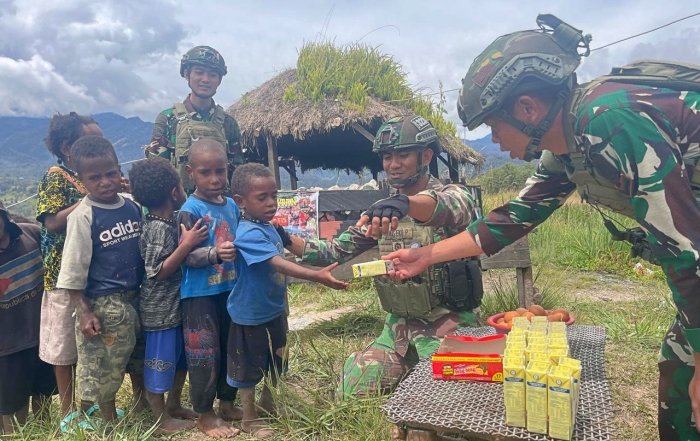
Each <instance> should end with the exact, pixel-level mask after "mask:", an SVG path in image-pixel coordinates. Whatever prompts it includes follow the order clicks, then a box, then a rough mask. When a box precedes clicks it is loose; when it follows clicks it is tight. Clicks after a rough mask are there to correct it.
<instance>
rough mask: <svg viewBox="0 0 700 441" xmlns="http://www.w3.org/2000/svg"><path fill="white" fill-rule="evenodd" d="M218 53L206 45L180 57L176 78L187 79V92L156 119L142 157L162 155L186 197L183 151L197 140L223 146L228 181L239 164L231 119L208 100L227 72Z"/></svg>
mask: <svg viewBox="0 0 700 441" xmlns="http://www.w3.org/2000/svg"><path fill="white" fill-rule="evenodd" d="M227 71H228V70H227V68H226V62H225V61H224V58H223V57H222V56H221V54H220V53H219V52H218V51H216V50H215V49H213V48H211V47H209V46H196V47H194V48H192V49H190V50H189V51H187V53H186V54H185V55H184V56H183V57H182V60H181V61H180V76H182V77H183V78H185V79H186V80H187V85H188V86H189V88H190V90H191V92H190V94H189V95H187V98H185V100H184V101H183V102H182V103H175V104H173V106H172V107H170V108H168V109H165V110H163V111H162V112H161V113H160V114H158V116H157V117H156V122H155V124H154V126H153V133H152V134H151V143H150V144H149V145H147V146H146V149H145V150H146V157H149V156H155V155H159V156H163V157H165V158H167V159H170V160H171V162H172V163H173V165H174V166H175V168H177V169H178V170H179V171H180V178H181V179H182V181H183V185H184V187H185V191H186V192H187V194H190V193H192V191H194V182H192V180H191V179H190V178H189V176H188V175H187V173H186V172H185V171H184V168H185V165H186V164H187V150H189V146H190V145H191V144H192V142H194V141H196V140H197V139H199V138H214V139H216V140H217V141H219V142H220V143H221V144H222V145H224V146H226V147H227V150H228V158H229V163H230V167H229V169H230V170H229V179H230V177H231V173H233V169H234V168H235V166H236V165H240V164H243V162H244V160H243V153H242V151H241V145H240V138H241V130H240V128H239V127H238V123H237V122H236V120H235V119H233V117H232V116H231V115H229V114H227V113H225V112H224V109H223V108H222V107H221V106H219V105H217V104H216V103H215V102H214V99H213V98H212V97H213V96H214V95H215V94H216V89H217V88H218V87H219V85H220V84H221V80H222V79H223V77H224V75H226V73H227Z"/></svg>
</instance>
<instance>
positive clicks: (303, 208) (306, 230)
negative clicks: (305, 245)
mask: <svg viewBox="0 0 700 441" xmlns="http://www.w3.org/2000/svg"><path fill="white" fill-rule="evenodd" d="M275 220H277V222H278V223H279V225H281V226H283V227H284V229H285V230H287V233H289V234H292V235H294V236H298V237H301V238H303V239H318V192H317V191H316V192H302V191H280V192H278V193H277V214H275Z"/></svg>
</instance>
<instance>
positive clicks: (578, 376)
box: [559, 357, 581, 408]
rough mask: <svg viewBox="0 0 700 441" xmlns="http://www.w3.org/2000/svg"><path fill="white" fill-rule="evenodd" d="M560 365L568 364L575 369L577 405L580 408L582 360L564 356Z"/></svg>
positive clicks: (560, 360)
mask: <svg viewBox="0 0 700 441" xmlns="http://www.w3.org/2000/svg"><path fill="white" fill-rule="evenodd" d="M559 366H567V367H570V368H571V369H573V371H574V386H575V387H574V389H575V391H576V405H577V408H578V387H579V381H580V380H581V360H576V359H575V358H569V357H562V358H560V359H559Z"/></svg>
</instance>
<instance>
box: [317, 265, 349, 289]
mask: <svg viewBox="0 0 700 441" xmlns="http://www.w3.org/2000/svg"><path fill="white" fill-rule="evenodd" d="M336 266H338V262H336V263H334V264H332V265H328V266H327V267H325V268H323V269H322V270H319V271H317V272H316V280H315V282H318V283H322V284H324V285H326V286H328V287H329V288H333V289H348V284H347V282H342V281H340V280H338V279H336V278H335V277H333V274H331V270H333V269H334V268H335V267H336Z"/></svg>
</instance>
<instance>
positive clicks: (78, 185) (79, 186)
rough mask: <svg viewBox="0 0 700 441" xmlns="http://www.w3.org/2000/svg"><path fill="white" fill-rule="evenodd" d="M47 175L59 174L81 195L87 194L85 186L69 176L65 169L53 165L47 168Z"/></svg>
mask: <svg viewBox="0 0 700 441" xmlns="http://www.w3.org/2000/svg"><path fill="white" fill-rule="evenodd" d="M49 173H61V174H62V175H63V177H64V178H66V180H67V181H68V182H70V183H71V184H73V187H75V188H76V189H77V190H78V191H79V192H81V193H82V194H87V189H86V188H85V185H83V183H82V182H80V181H79V180H77V179H75V178H74V177H73V176H71V174H70V173H68V170H66V169H65V168H63V167H59V166H57V165H54V166H52V167H50V168H49Z"/></svg>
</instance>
